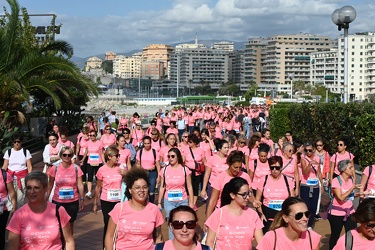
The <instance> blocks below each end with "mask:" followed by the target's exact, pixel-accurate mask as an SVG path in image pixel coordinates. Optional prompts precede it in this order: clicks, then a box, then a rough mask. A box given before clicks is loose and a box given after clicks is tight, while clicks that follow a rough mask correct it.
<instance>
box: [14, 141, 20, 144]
mask: <svg viewBox="0 0 375 250" xmlns="http://www.w3.org/2000/svg"><path fill="white" fill-rule="evenodd" d="M13 143H14V144H16V143H21V141H13Z"/></svg>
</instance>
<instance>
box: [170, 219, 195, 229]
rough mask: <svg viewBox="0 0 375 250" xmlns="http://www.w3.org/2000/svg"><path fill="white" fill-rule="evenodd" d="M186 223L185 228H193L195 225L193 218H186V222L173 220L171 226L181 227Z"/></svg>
mask: <svg viewBox="0 0 375 250" xmlns="http://www.w3.org/2000/svg"><path fill="white" fill-rule="evenodd" d="M184 225H186V228H187V229H195V228H196V227H197V222H196V221H195V220H188V221H187V222H183V221H179V220H175V221H173V222H172V227H173V228H174V229H182V228H183V227H184Z"/></svg>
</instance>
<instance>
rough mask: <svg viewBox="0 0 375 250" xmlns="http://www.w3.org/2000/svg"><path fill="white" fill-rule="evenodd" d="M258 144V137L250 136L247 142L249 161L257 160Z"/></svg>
mask: <svg viewBox="0 0 375 250" xmlns="http://www.w3.org/2000/svg"><path fill="white" fill-rule="evenodd" d="M259 143H260V136H258V135H252V136H251V138H250V141H249V152H250V153H249V160H250V161H251V160H255V159H257V158H258V147H259Z"/></svg>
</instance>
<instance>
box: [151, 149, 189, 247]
mask: <svg viewBox="0 0 375 250" xmlns="http://www.w3.org/2000/svg"><path fill="white" fill-rule="evenodd" d="M168 160H169V165H167V166H165V167H164V168H163V169H162V170H161V171H160V172H159V176H160V193H159V200H158V207H159V208H160V209H161V204H162V203H161V202H162V199H164V202H163V204H164V209H165V214H166V215H169V213H170V212H171V210H172V209H174V208H176V207H178V206H181V205H186V206H187V205H189V206H190V207H192V208H193V196H192V195H189V196H188V193H190V194H191V193H193V188H192V185H191V171H190V170H189V169H188V168H187V167H185V166H183V164H184V162H183V160H182V156H181V152H180V150H178V148H171V149H170V150H169V151H168ZM168 232H169V239H170V240H171V239H173V233H172V230H171V228H169V229H168Z"/></svg>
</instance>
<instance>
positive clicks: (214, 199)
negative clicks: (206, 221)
mask: <svg viewBox="0 0 375 250" xmlns="http://www.w3.org/2000/svg"><path fill="white" fill-rule="evenodd" d="M243 159H244V155H243V153H242V152H241V151H237V150H235V151H232V152H231V153H230V154H229V156H228V158H227V164H228V166H229V168H228V169H227V170H225V171H223V172H221V173H220V174H218V176H217V178H215V179H213V180H211V186H212V195H211V198H210V200H209V203H208V206H207V211H206V218H208V217H210V215H211V214H212V212H213V211H214V210H215V208H219V207H220V202H221V201H220V199H221V192H222V191H223V188H224V185H225V184H226V183H227V182H229V181H230V180H231V179H233V178H234V177H242V178H244V179H245V180H246V181H247V183H251V180H250V177H249V175H248V174H247V173H245V172H242V171H241V169H242V164H243V163H242V162H243ZM253 200H254V197H249V201H251V202H252V201H253Z"/></svg>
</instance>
